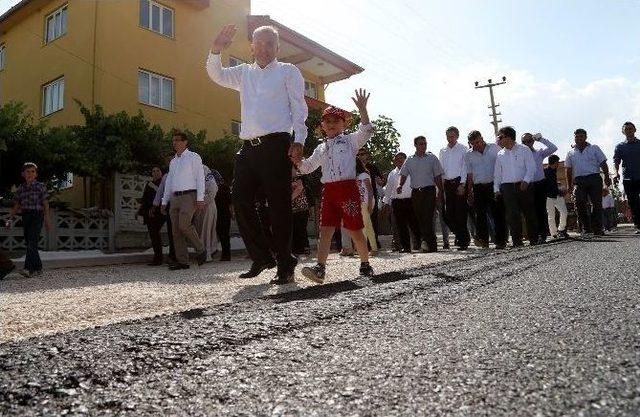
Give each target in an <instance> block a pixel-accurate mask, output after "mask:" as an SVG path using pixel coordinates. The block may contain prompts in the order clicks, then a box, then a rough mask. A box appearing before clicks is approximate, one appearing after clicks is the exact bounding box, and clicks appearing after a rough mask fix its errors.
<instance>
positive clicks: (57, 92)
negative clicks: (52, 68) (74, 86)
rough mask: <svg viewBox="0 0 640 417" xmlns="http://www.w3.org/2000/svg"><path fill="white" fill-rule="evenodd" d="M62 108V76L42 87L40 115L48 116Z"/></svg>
mask: <svg viewBox="0 0 640 417" xmlns="http://www.w3.org/2000/svg"><path fill="white" fill-rule="evenodd" d="M63 108H64V77H62V78H58V79H57V80H55V81H52V82H50V83H49V84H46V85H44V86H43V87H42V115H43V116H48V115H50V114H51V113H55V112H57V111H58V110H62V109H63Z"/></svg>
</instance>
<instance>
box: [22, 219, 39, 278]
mask: <svg viewBox="0 0 640 417" xmlns="http://www.w3.org/2000/svg"><path fill="white" fill-rule="evenodd" d="M43 221H44V213H43V212H42V211H39V210H22V227H23V230H24V243H25V245H26V246H27V254H26V256H25V259H24V269H26V270H27V271H29V272H33V271H40V270H42V261H41V260H40V254H39V253H38V242H39V241H40V232H41V231H42V223H43Z"/></svg>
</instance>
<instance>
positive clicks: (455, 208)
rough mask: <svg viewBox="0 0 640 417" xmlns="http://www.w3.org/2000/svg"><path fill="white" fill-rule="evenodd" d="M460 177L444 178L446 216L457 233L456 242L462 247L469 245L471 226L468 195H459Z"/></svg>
mask: <svg viewBox="0 0 640 417" xmlns="http://www.w3.org/2000/svg"><path fill="white" fill-rule="evenodd" d="M459 185H460V178H459V177H458V178H456V179H453V180H444V198H445V207H444V218H445V221H446V223H447V226H449V229H450V230H451V231H452V232H453V233H454V234H455V235H456V240H455V244H456V245H457V246H460V247H466V246H469V241H470V240H471V239H470V237H469V228H468V227H467V216H468V213H469V207H468V206H467V196H466V195H458V192H457V191H458V186H459Z"/></svg>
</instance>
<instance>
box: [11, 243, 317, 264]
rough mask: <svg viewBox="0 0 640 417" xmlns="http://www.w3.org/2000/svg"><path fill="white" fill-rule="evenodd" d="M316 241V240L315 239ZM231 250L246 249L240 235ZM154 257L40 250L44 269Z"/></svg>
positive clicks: (143, 260)
mask: <svg viewBox="0 0 640 417" xmlns="http://www.w3.org/2000/svg"><path fill="white" fill-rule="evenodd" d="M313 242H314V243H315V241H313ZM231 251H232V252H239V253H240V252H242V253H244V251H245V246H244V242H242V239H241V238H240V237H232V238H231ZM164 252H165V254H168V253H169V247H168V246H167V247H165V248H164ZM152 257H153V250H152V249H151V248H149V249H147V250H140V251H135V252H117V253H105V252H103V251H101V250H81V251H57V252H52V251H40V259H42V265H43V269H44V270H51V269H60V268H77V267H88V266H105V265H124V264H141V263H146V262H150V261H151V258H152ZM12 261H13V262H14V263H15V264H16V269H20V268H23V267H24V256H22V257H20V258H14V259H12Z"/></svg>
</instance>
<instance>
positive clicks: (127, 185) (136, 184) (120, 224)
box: [114, 173, 151, 233]
mask: <svg viewBox="0 0 640 417" xmlns="http://www.w3.org/2000/svg"><path fill="white" fill-rule="evenodd" d="M150 179H151V178H150V177H147V176H144V175H129V174H119V173H118V174H116V178H115V184H114V185H115V199H114V200H115V204H116V206H115V210H114V211H115V219H116V223H115V229H116V233H120V232H145V233H146V231H147V228H146V226H144V225H143V224H141V223H139V222H138V221H137V220H136V213H137V212H138V208H139V207H140V199H141V198H142V193H143V192H144V187H145V185H146V184H147V181H149V180H150Z"/></svg>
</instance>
